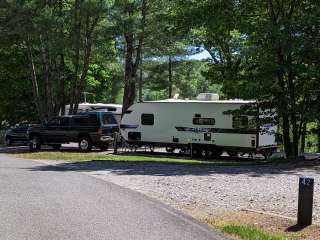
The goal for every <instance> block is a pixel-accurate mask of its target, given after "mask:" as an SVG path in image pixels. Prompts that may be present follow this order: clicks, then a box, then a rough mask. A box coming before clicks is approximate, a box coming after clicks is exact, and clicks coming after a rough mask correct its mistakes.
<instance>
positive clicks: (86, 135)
mask: <svg viewBox="0 0 320 240" xmlns="http://www.w3.org/2000/svg"><path fill="white" fill-rule="evenodd" d="M83 137H85V138H89V139H90V140H91V137H90V135H89V134H88V133H79V135H78V140H80V138H83Z"/></svg>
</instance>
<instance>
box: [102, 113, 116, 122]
mask: <svg viewBox="0 0 320 240" xmlns="http://www.w3.org/2000/svg"><path fill="white" fill-rule="evenodd" d="M102 122H103V125H107V124H117V121H116V119H115V118H114V116H113V115H112V114H103V115H102Z"/></svg>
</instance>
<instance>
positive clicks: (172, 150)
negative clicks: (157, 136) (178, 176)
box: [166, 147, 175, 153]
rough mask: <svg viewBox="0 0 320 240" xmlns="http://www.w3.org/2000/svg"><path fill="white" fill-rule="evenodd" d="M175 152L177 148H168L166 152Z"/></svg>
mask: <svg viewBox="0 0 320 240" xmlns="http://www.w3.org/2000/svg"><path fill="white" fill-rule="evenodd" d="M174 150H175V148H173V147H166V151H167V152H168V153H173V152H174Z"/></svg>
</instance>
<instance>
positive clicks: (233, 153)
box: [227, 151, 238, 157]
mask: <svg viewBox="0 0 320 240" xmlns="http://www.w3.org/2000/svg"><path fill="white" fill-rule="evenodd" d="M227 153H228V155H229V156H230V157H237V156H238V152H236V151H227Z"/></svg>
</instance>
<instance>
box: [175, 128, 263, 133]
mask: <svg viewBox="0 0 320 240" xmlns="http://www.w3.org/2000/svg"><path fill="white" fill-rule="evenodd" d="M175 128H176V129H177V131H179V132H194V133H233V134H256V133H257V130H256V129H230V128H191V127H175Z"/></svg>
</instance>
